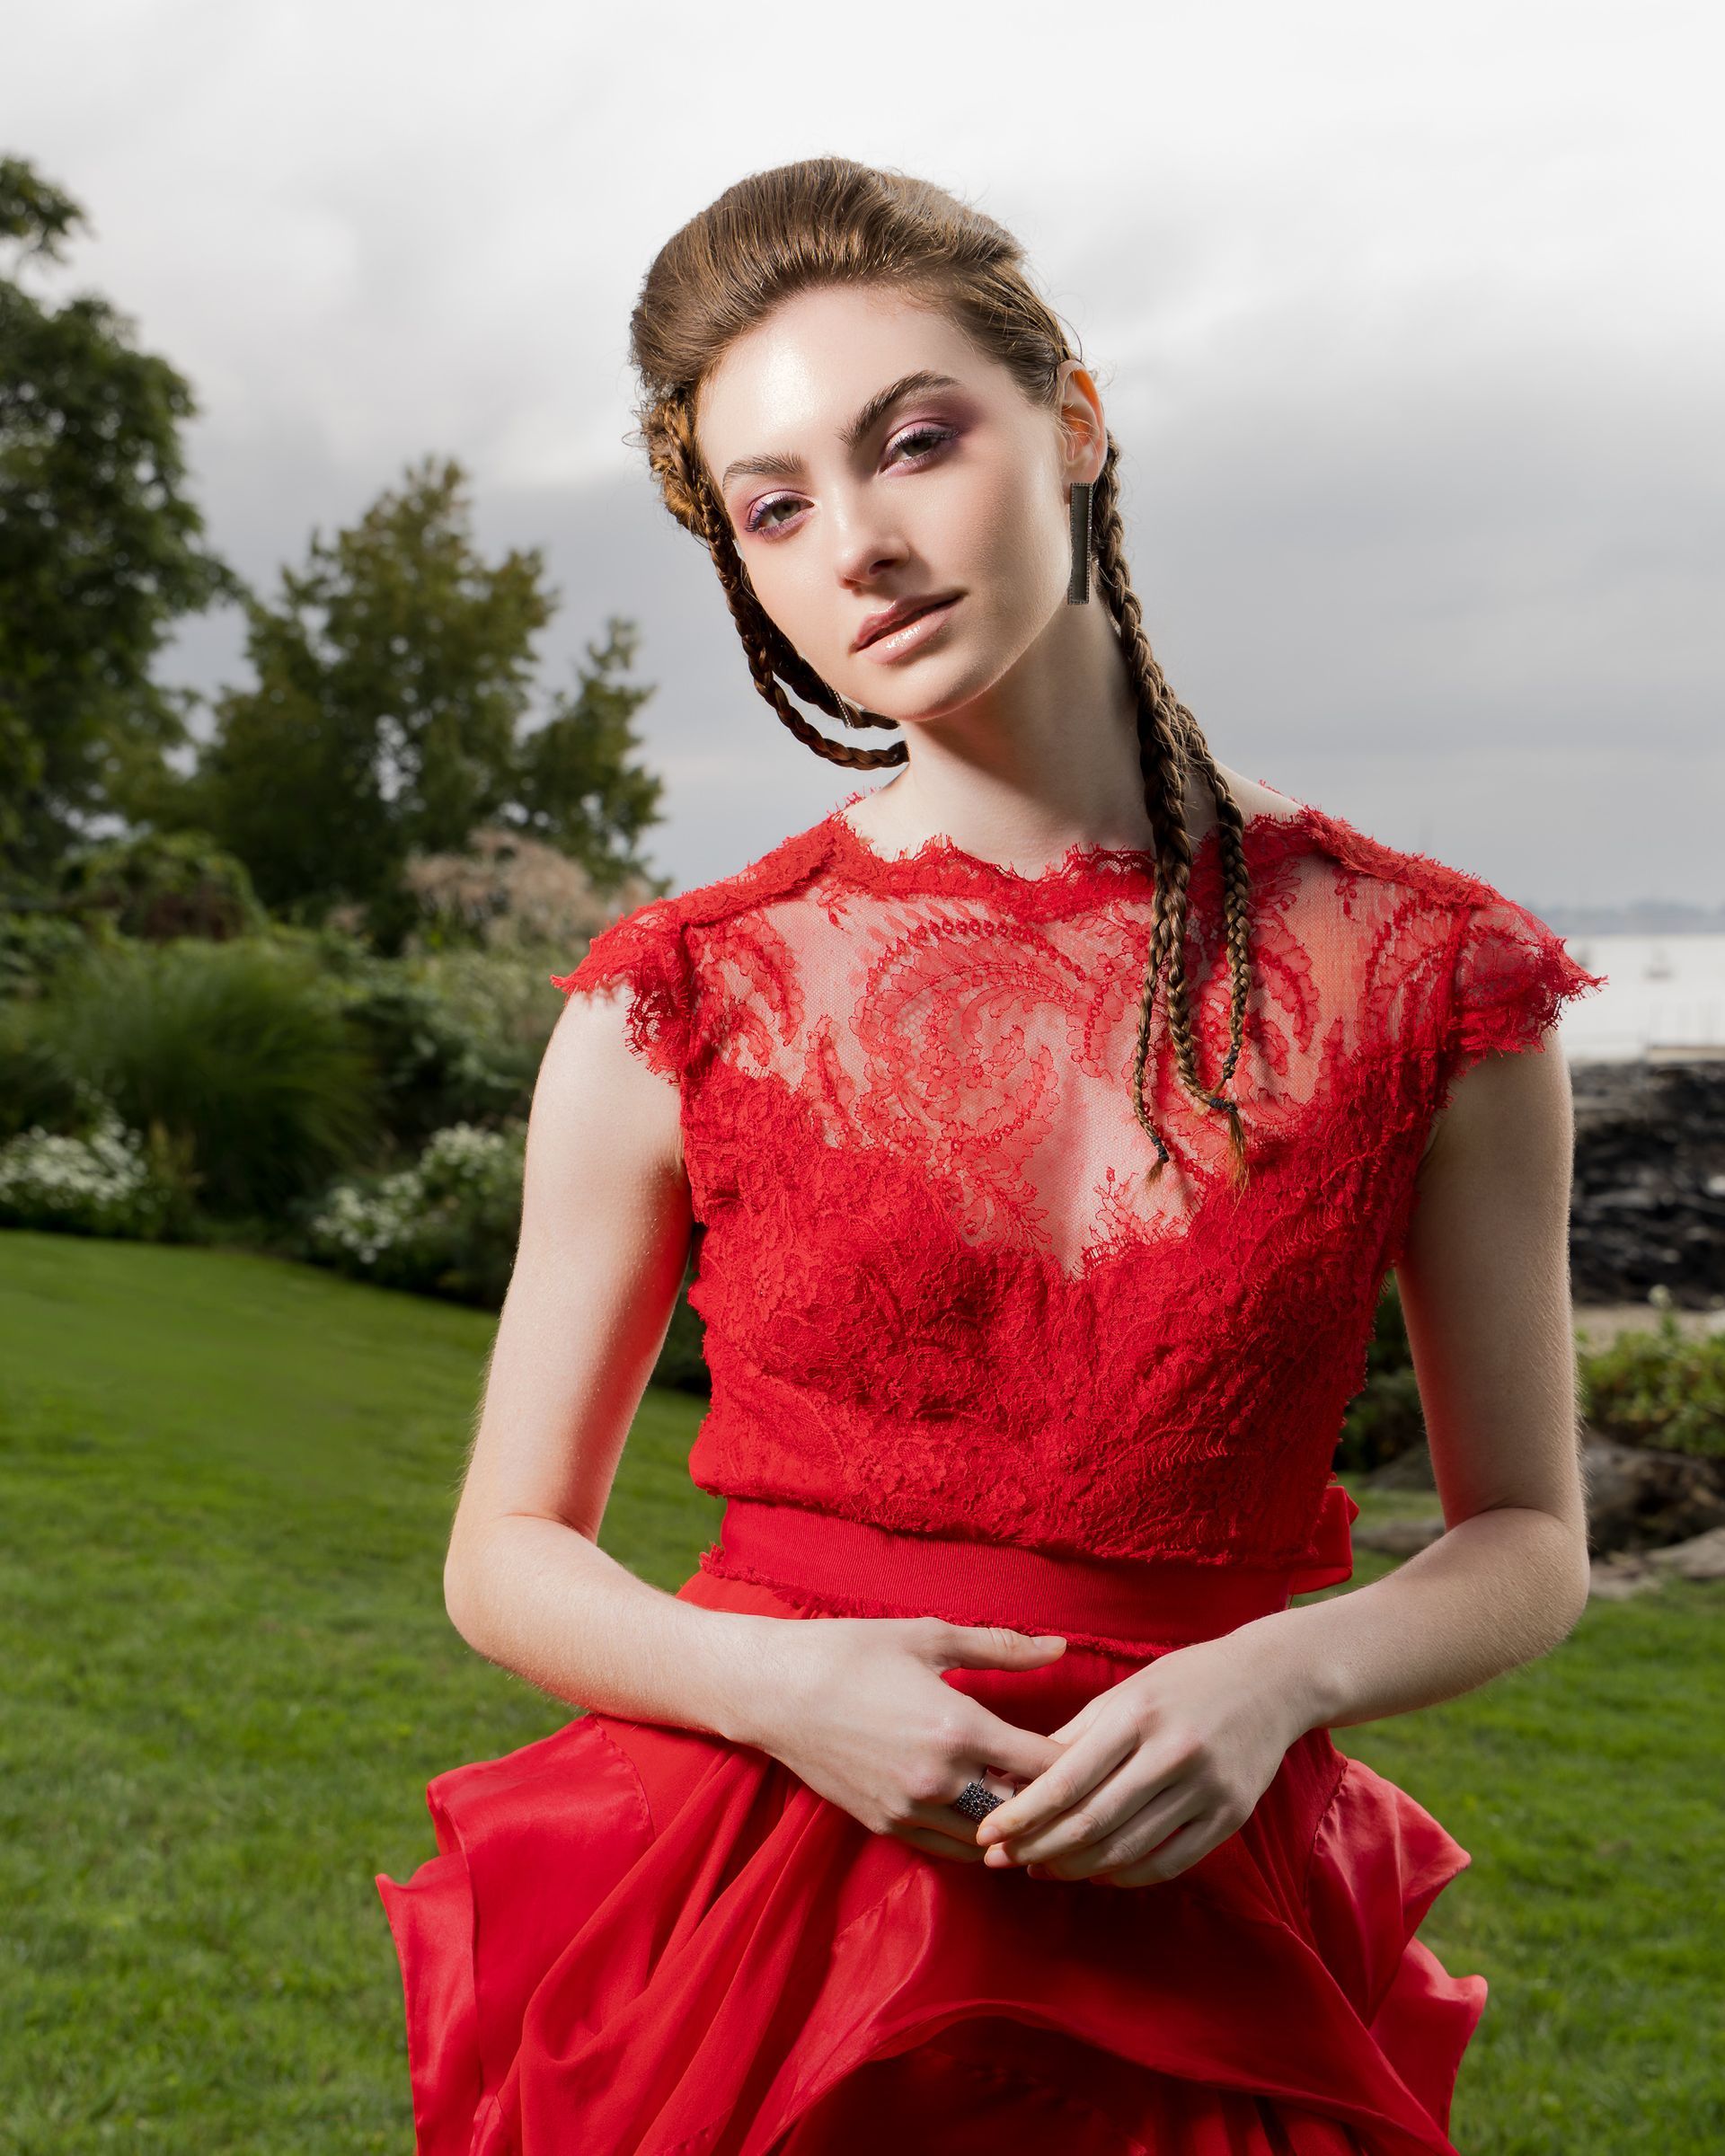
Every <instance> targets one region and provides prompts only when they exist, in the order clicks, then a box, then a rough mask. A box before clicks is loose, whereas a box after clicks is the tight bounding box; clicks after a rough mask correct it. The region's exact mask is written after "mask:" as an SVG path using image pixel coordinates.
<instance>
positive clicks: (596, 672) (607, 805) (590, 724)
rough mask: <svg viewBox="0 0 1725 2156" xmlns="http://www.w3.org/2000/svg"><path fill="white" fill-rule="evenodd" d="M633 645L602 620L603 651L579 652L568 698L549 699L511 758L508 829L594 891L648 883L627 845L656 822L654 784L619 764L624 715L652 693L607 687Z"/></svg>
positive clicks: (623, 756)
mask: <svg viewBox="0 0 1725 2156" xmlns="http://www.w3.org/2000/svg"><path fill="white" fill-rule="evenodd" d="M638 642H639V632H638V631H637V630H636V629H635V627H634V626H633V624H632V623H629V622H626V621H624V620H623V619H622V618H621V617H620V616H619V615H616V614H613V615H611V616H610V618H609V619H608V620H607V622H606V635H605V641H603V643H589V644H588V646H587V647H586V651H587V661H588V663H587V664H586V666H584V667H581V668H580V669H579V674H578V676H577V681H576V689H575V693H574V694H573V695H571V694H570V693H569V691H568V690H566V689H562V690H559V691H558V692H557V694H555V695H554V696H553V699H552V707H551V716H550V718H549V719H548V720H546V721H545V723H544V725H543V726H541V727H539V728H537V729H535V731H534V732H533V733H531V734H529V735H528V736H527V737H526V739H525V740H524V741H523V742H522V743H521V744H520V747H519V751H518V755H517V765H516V793H517V810H516V814H515V816H514V817H512V819H511V820H512V821H515V822H517V823H518V825H519V826H520V827H521V828H522V829H523V830H524V831H525V832H526V834H527V835H528V836H529V837H531V838H539V839H544V841H546V843H547V844H552V845H554V846H556V847H557V848H558V849H559V850H560V851H561V852H562V853H568V854H570V855H571V856H572V858H573V859H575V860H577V861H579V862H580V863H581V865H582V867H583V868H585V869H586V870H587V871H588V874H589V875H590V876H591V878H592V879H593V883H594V886H595V888H597V889H598V890H600V891H613V890H615V888H617V886H618V885H619V884H620V883H621V882H622V880H623V879H624V877H625V876H630V875H641V876H645V875H647V874H648V870H647V868H646V865H645V863H644V862H642V861H641V858H640V856H639V854H638V853H636V851H635V841H636V840H637V839H638V838H639V837H640V836H641V833H642V832H643V831H645V830H646V829H647V828H648V827H649V826H650V825H652V824H656V823H658V822H659V795H660V794H661V793H662V792H663V791H664V784H663V782H662V781H661V780H659V779H658V778H655V777H654V776H653V775H652V774H651V773H649V772H647V771H645V770H644V769H642V768H641V765H639V764H631V763H630V762H629V761H628V758H629V757H630V755H632V753H633V752H634V750H635V748H636V747H637V746H638V744H637V741H636V738H635V731H634V726H633V723H632V720H633V717H634V713H635V711H637V709H638V708H639V707H640V706H641V704H642V703H644V702H646V701H647V699H648V697H649V696H650V694H652V692H651V690H650V689H646V688H642V687H639V686H636V685H632V684H629V683H626V682H623V681H619V680H618V679H616V678H615V677H616V676H617V675H619V674H621V673H625V672H626V671H627V670H628V669H629V667H632V666H633V664H634V661H635V649H636V646H637V643H638Z"/></svg>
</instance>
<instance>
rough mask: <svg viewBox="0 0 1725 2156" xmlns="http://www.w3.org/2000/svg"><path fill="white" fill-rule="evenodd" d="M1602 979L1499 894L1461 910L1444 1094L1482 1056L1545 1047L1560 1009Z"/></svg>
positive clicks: (1442, 1068)
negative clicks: (1463, 910)
mask: <svg viewBox="0 0 1725 2156" xmlns="http://www.w3.org/2000/svg"><path fill="white" fill-rule="evenodd" d="M1606 977H1607V976H1606V975H1605V974H1603V973H1588V971H1587V970H1586V969H1585V968H1583V967H1581V966H1580V965H1579V964H1578V963H1577V962H1576V960H1575V959H1572V958H1571V957H1570V954H1569V952H1568V951H1567V950H1565V949H1564V948H1563V940H1562V938H1561V936H1559V935H1558V934H1556V933H1555V932H1554V931H1553V930H1552V929H1550V928H1548V927H1547V926H1546V925H1545V923H1544V922H1543V921H1542V920H1541V919H1540V918H1539V917H1538V915H1535V914H1530V913H1529V912H1528V911H1527V909H1526V906H1517V904H1516V902H1515V901H1514V899H1512V898H1506V897H1503V896H1502V894H1501V893H1500V892H1493V893H1492V894H1491V897H1489V898H1487V899H1486V900H1484V901H1482V903H1480V904H1478V905H1474V906H1469V907H1467V908H1466V910H1465V913H1464V917H1463V921H1462V925H1461V929H1460V932H1459V934H1458V937H1457V941H1456V948H1455V963H1454V966H1453V968H1452V970H1451V975H1450V993H1449V1005H1448V1010H1447V1012H1446V1015H1445V1020H1444V1026H1443V1032H1442V1036H1441V1039H1440V1042H1439V1054H1438V1074H1439V1078H1440V1080H1441V1086H1442V1091H1443V1093H1444V1094H1445V1095H1447V1093H1448V1090H1449V1087H1450V1086H1451V1084H1452V1083H1453V1082H1455V1079H1456V1078H1457V1077H1459V1076H1460V1075H1461V1074H1462V1072H1464V1070H1466V1069H1467V1068H1468V1067H1469V1066H1470V1065H1473V1064H1475V1063H1477V1062H1478V1061H1479V1060H1480V1058H1481V1057H1482V1056H1486V1055H1490V1054H1499V1055H1516V1054H1518V1053H1520V1052H1521V1051H1522V1050H1523V1049H1526V1048H1538V1047H1541V1046H1543V1038H1542V1037H1543V1035H1544V1032H1545V1030H1546V1029H1547V1028H1548V1027H1549V1026H1551V1025H1552V1024H1553V1023H1554V1022H1555V1021H1556V1020H1557V1018H1558V1017H1559V1015H1560V1012H1561V1006H1562V1004H1563V1003H1566V1002H1567V1001H1568V1000H1569V999H1570V997H1571V996H1577V995H1585V994H1588V993H1589V991H1591V990H1592V989H1595V988H1603V987H1604V986H1605V985H1606Z"/></svg>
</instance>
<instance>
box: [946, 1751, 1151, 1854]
mask: <svg viewBox="0 0 1725 2156" xmlns="http://www.w3.org/2000/svg"><path fill="white" fill-rule="evenodd" d="M1137 1747H1138V1736H1137V1731H1136V1730H1135V1729H1132V1728H1129V1727H1114V1728H1112V1729H1111V1730H1110V1728H1108V1727H1105V1726H1101V1725H1099V1726H1098V1727H1095V1728H1093V1729H1090V1730H1087V1731H1086V1732H1085V1734H1084V1736H1082V1737H1079V1738H1077V1739H1075V1741H1074V1743H1072V1744H1071V1745H1067V1746H1066V1749H1065V1750H1064V1751H1063V1752H1062V1753H1061V1754H1060V1755H1059V1757H1058V1758H1057V1759H1056V1760H1055V1761H1054V1763H1052V1764H1051V1765H1050V1766H1048V1767H1047V1768H1045V1769H1044V1771H1043V1772H1041V1773H1039V1774H1038V1775H1037V1776H1036V1777H1035V1779H1034V1780H1031V1782H1030V1783H1029V1784H1028V1785H1027V1786H1026V1787H1025V1788H1023V1789H1020V1790H1019V1792H1018V1794H1017V1795H1016V1796H1015V1797H1009V1798H1007V1800H1006V1802H1005V1803H1004V1804H1003V1805H1001V1806H999V1807H997V1808H996V1809H995V1810H994V1811H992V1812H990V1813H989V1815H988V1816H987V1817H986V1819H985V1820H983V1822H982V1823H981V1825H979V1826H978V1828H977V1839H978V1841H980V1842H982V1843H983V1845H984V1847H985V1848H986V1846H987V1845H988V1844H989V1843H990V1842H1019V1841H1021V1840H1022V1839H1024V1838H1025V1837H1027V1836H1030V1835H1033V1834H1036V1833H1040V1832H1042V1831H1044V1830H1045V1829H1046V1828H1047V1827H1048V1825H1049V1824H1050V1823H1051V1822H1052V1821H1054V1820H1056V1819H1058V1818H1060V1817H1063V1816H1065V1815H1066V1813H1067V1812H1069V1811H1070V1810H1071V1809H1072V1807H1074V1806H1075V1805H1076V1804H1079V1803H1082V1802H1083V1801H1084V1799H1085V1798H1087V1797H1089V1795H1090V1794H1091V1792H1092V1790H1093V1789H1097V1788H1098V1786H1099V1785H1100V1784H1101V1783H1102V1782H1103V1781H1105V1780H1106V1779H1107V1778H1108V1777H1109V1776H1110V1775H1111V1774H1112V1773H1113V1772H1114V1771H1115V1770H1116V1768H1118V1767H1119V1764H1120V1763H1121V1762H1122V1761H1123V1760H1126V1759H1129V1758H1131V1757H1134V1756H1135V1755H1136V1754H1137ZM1151 1793H1154V1792H1151Z"/></svg>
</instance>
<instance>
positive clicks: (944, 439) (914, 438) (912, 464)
mask: <svg viewBox="0 0 1725 2156" xmlns="http://www.w3.org/2000/svg"><path fill="white" fill-rule="evenodd" d="M958 437H959V429H957V428H956V427H942V426H937V425H933V424H931V425H926V426H922V427H912V428H910V429H908V430H907V432H906V433H904V434H901V435H900V436H899V437H898V440H897V441H896V442H895V443H894V444H893V449H894V452H895V454H894V455H893V456H892V458H891V459H890V460H889V461H890V462H892V463H893V464H900V465H902V466H904V468H905V469H906V470H907V471H913V472H914V471H919V470H921V469H922V467H923V466H924V465H925V464H932V463H933V460H934V459H935V458H936V457H937V456H938V455H940V454H941V452H942V450H943V449H944V448H945V447H946V446H947V444H948V443H949V442H955V441H956V440H957V439H958ZM918 444H922V445H926V446H923V447H920V448H919V449H918V451H917V454H916V455H913V456H900V455H898V454H897V452H898V451H899V450H902V449H907V448H910V447H912V446H914V445H918ZM795 506H796V498H795V496H794V495H789V494H774V495H771V496H769V497H768V499H766V500H765V501H757V502H756V505H755V507H754V508H753V509H751V510H750V511H749V514H748V516H747V519H746V520H745V522H744V525H743V529H744V531H745V532H747V534H748V535H750V536H751V537H757V538H765V537H767V536H769V535H771V534H772V533H774V532H775V531H777V530H779V529H780V528H781V527H782V526H783V524H784V523H785V522H786V521H788V520H787V519H786V518H784V517H774V515H773V512H774V510H775V509H780V508H790V509H792V511H794V508H795Z"/></svg>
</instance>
